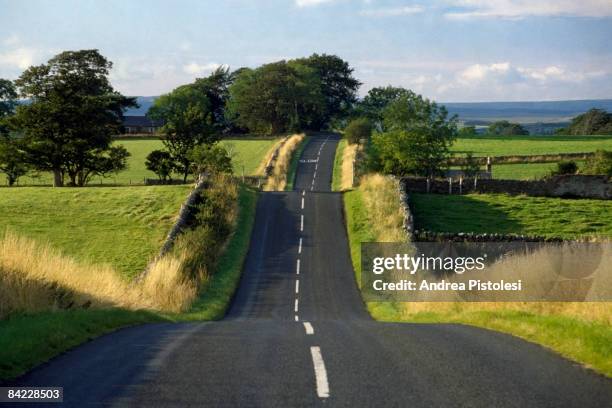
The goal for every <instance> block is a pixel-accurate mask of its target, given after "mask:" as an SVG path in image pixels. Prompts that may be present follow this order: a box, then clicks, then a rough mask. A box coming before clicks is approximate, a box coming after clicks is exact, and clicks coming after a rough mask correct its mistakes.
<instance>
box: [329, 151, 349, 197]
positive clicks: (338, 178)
mask: <svg viewBox="0 0 612 408" xmlns="http://www.w3.org/2000/svg"><path fill="white" fill-rule="evenodd" d="M347 143H348V142H347V141H346V139H341V140H340V142H338V147H337V148H336V156H335V157H334V172H333V175H332V191H340V190H341V189H342V155H343V153H344V148H345V147H346V146H347Z"/></svg>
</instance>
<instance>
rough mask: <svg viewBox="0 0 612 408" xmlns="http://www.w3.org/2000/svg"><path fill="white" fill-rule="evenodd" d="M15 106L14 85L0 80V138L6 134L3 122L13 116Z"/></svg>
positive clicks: (6, 130)
mask: <svg viewBox="0 0 612 408" xmlns="http://www.w3.org/2000/svg"><path fill="white" fill-rule="evenodd" d="M15 106H17V91H16V90H15V85H14V84H13V83H12V82H11V81H9V80H8V79H2V78H0V136H1V135H2V134H4V133H8V129H7V128H6V127H5V125H4V123H3V121H4V120H5V118H7V117H8V116H10V115H12V114H13V112H14V111H15Z"/></svg>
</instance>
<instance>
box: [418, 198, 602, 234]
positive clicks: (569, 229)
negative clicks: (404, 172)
mask: <svg viewBox="0 0 612 408" xmlns="http://www.w3.org/2000/svg"><path fill="white" fill-rule="evenodd" d="M410 200H411V207H412V209H413V212H414V218H415V223H416V224H415V227H416V228H417V229H427V230H431V231H437V232H475V233H493V232H497V233H515V234H527V235H539V236H547V237H563V238H574V237H577V236H605V237H612V201H609V200H572V199H561V198H547V197H526V196H509V195H505V194H468V195H462V196H459V195H452V196H448V195H441V194H411V195H410Z"/></svg>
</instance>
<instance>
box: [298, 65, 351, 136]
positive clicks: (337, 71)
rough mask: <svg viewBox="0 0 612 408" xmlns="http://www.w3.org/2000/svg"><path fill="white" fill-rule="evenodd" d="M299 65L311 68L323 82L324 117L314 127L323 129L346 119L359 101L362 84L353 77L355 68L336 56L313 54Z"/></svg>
mask: <svg viewBox="0 0 612 408" xmlns="http://www.w3.org/2000/svg"><path fill="white" fill-rule="evenodd" d="M296 62H298V63H299V64H302V65H305V66H307V67H310V68H312V69H313V70H314V72H315V73H316V74H317V75H318V77H319V80H320V82H321V93H322V94H323V98H324V105H325V107H324V109H323V113H322V115H321V116H320V117H319V118H317V119H318V122H319V123H315V124H313V126H314V127H317V128H322V127H324V126H326V125H329V124H330V122H332V121H334V120H339V119H343V118H345V117H346V116H347V115H348V113H349V111H350V109H351V108H352V107H353V105H354V103H355V102H356V101H357V90H358V89H359V86H360V85H361V83H360V82H359V81H358V80H357V79H355V78H354V77H353V71H354V70H353V68H351V67H350V66H349V64H348V62H346V61H344V60H343V59H342V58H340V57H338V56H336V55H327V54H321V55H319V54H312V55H311V56H310V57H308V58H300V59H298V60H296Z"/></svg>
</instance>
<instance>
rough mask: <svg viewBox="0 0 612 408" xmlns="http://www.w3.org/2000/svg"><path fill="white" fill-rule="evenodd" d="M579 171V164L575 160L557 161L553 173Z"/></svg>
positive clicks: (554, 174)
mask: <svg viewBox="0 0 612 408" xmlns="http://www.w3.org/2000/svg"><path fill="white" fill-rule="evenodd" d="M577 172H578V165H577V164H576V162H575V161H561V162H559V163H557V168H556V169H555V170H553V172H552V175H553V176H557V175H562V174H576V173H577Z"/></svg>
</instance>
